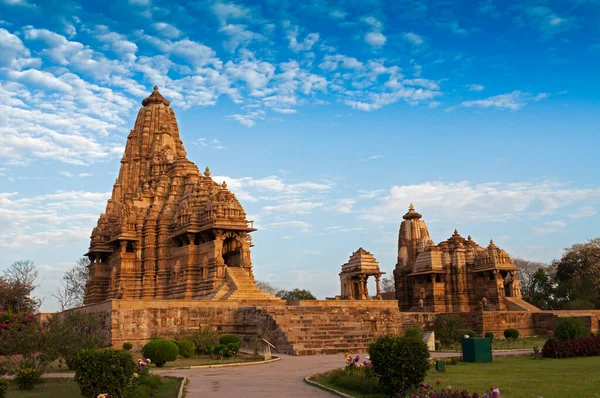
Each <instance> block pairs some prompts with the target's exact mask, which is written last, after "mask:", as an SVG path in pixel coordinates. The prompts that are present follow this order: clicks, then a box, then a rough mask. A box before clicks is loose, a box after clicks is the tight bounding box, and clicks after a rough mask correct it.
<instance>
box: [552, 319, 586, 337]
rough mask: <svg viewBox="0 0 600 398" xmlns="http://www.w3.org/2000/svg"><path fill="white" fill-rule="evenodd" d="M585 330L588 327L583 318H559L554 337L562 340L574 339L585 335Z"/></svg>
mask: <svg viewBox="0 0 600 398" xmlns="http://www.w3.org/2000/svg"><path fill="white" fill-rule="evenodd" d="M585 332H586V329H585V326H584V325H583V322H581V319H579V318H575V317H573V316H570V317H565V318H558V322H557V323H556V327H555V328H554V337H556V338H557V339H558V340H560V341H565V340H573V339H578V338H581V337H585Z"/></svg>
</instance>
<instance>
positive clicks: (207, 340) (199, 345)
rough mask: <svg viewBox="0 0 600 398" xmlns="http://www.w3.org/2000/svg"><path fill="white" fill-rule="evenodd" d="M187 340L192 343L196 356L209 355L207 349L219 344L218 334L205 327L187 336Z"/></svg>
mask: <svg viewBox="0 0 600 398" xmlns="http://www.w3.org/2000/svg"><path fill="white" fill-rule="evenodd" d="M189 340H192V341H193V342H194V345H195V346H196V353H197V354H210V352H209V351H208V347H209V346H211V345H214V344H219V334H218V333H217V332H213V331H212V329H211V328H209V327H206V328H204V329H202V330H200V331H198V332H196V333H194V334H192V335H191V336H189Z"/></svg>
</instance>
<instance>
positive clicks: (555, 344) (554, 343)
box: [542, 336, 600, 358]
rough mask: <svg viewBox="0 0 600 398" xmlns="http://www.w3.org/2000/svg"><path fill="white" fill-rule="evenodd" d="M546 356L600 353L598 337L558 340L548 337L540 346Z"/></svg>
mask: <svg viewBox="0 0 600 398" xmlns="http://www.w3.org/2000/svg"><path fill="white" fill-rule="evenodd" d="M542 355H543V356H544V357H546V358H571V357H591V356H598V355H600V337H598V336H596V337H584V338H581V339H573V340H565V341H559V340H556V339H550V340H548V341H546V344H544V347H543V348H542Z"/></svg>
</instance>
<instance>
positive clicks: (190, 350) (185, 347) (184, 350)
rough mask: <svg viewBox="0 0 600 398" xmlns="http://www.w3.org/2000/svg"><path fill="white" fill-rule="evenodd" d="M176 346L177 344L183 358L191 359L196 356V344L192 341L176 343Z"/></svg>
mask: <svg viewBox="0 0 600 398" xmlns="http://www.w3.org/2000/svg"><path fill="white" fill-rule="evenodd" d="M175 344H177V347H179V355H181V356H182V357H184V358H191V357H192V356H193V355H194V351H195V350H196V346H195V345H194V342H193V341H192V340H181V341H176V342H175ZM150 359H152V358H150Z"/></svg>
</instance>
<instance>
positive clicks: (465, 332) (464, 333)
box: [457, 329, 477, 340]
mask: <svg viewBox="0 0 600 398" xmlns="http://www.w3.org/2000/svg"><path fill="white" fill-rule="evenodd" d="M457 333H458V335H459V337H460V339H461V340H462V339H463V338H464V337H465V336H469V338H471V339H474V338H475V337H477V333H475V331H474V330H471V329H460V330H458V331H457Z"/></svg>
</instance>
